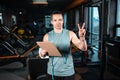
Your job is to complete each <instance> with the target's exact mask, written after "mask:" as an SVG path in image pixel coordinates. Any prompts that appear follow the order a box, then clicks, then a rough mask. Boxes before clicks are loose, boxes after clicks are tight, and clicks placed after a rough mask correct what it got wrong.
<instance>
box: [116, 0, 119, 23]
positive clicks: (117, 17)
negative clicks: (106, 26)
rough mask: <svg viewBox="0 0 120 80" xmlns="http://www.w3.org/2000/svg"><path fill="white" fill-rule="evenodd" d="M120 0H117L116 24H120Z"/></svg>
mask: <svg viewBox="0 0 120 80" xmlns="http://www.w3.org/2000/svg"><path fill="white" fill-rule="evenodd" d="M119 4H120V0H117V16H116V19H117V20H116V21H117V22H116V24H119V25H120V5H119Z"/></svg>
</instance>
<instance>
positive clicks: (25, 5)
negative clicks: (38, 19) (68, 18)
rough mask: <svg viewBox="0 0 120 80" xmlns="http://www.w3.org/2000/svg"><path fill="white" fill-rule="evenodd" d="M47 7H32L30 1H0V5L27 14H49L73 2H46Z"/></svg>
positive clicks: (61, 0)
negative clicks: (23, 11)
mask: <svg viewBox="0 0 120 80" xmlns="http://www.w3.org/2000/svg"><path fill="white" fill-rule="evenodd" d="M47 1H48V5H33V4H32V0H0V4H1V5H3V6H5V7H7V8H11V9H14V10H25V11H27V12H29V13H31V12H32V13H42V14H49V13H51V11H53V10H63V9H64V8H65V7H66V5H68V4H70V3H71V2H72V1H74V0H47Z"/></svg>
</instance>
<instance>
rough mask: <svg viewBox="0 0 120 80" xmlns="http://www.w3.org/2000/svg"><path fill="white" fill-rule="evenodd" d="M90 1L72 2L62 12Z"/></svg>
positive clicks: (77, 0)
mask: <svg viewBox="0 0 120 80" xmlns="http://www.w3.org/2000/svg"><path fill="white" fill-rule="evenodd" d="M88 1H90V0H74V1H73V2H72V3H71V4H69V5H68V6H67V7H66V8H65V9H64V10H63V11H66V10H69V9H72V8H75V7H77V6H79V5H81V4H83V3H85V2H88Z"/></svg>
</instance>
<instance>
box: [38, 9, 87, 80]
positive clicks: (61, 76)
mask: <svg viewBox="0 0 120 80" xmlns="http://www.w3.org/2000/svg"><path fill="white" fill-rule="evenodd" d="M63 22H64V20H63V15H62V13H61V12H59V11H55V12H53V13H52V15H51V24H52V25H53V30H52V31H50V32H48V33H47V34H45V35H44V37H43V41H49V42H52V43H54V44H55V46H56V47H57V48H58V50H59V51H60V52H61V54H62V56H61V57H54V56H50V57H49V62H48V69H47V73H48V75H47V80H74V73H75V71H74V65H73V59H72V54H71V49H70V43H71V42H72V43H73V44H74V45H75V46H76V47H78V48H79V49H80V50H82V51H86V50H87V44H86V40H85V34H86V30H85V29H84V27H85V23H83V25H82V27H80V26H79V24H78V29H79V31H78V34H79V38H77V36H76V34H75V33H74V32H73V31H70V30H67V29H63ZM39 55H40V57H44V56H45V55H46V50H43V49H41V51H40V53H39Z"/></svg>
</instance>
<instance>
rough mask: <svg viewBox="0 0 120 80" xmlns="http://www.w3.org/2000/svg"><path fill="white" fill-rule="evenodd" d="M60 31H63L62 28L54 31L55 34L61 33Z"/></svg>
mask: <svg viewBox="0 0 120 80" xmlns="http://www.w3.org/2000/svg"><path fill="white" fill-rule="evenodd" d="M62 30H63V28H61V29H54V31H55V33H61V32H62Z"/></svg>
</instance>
